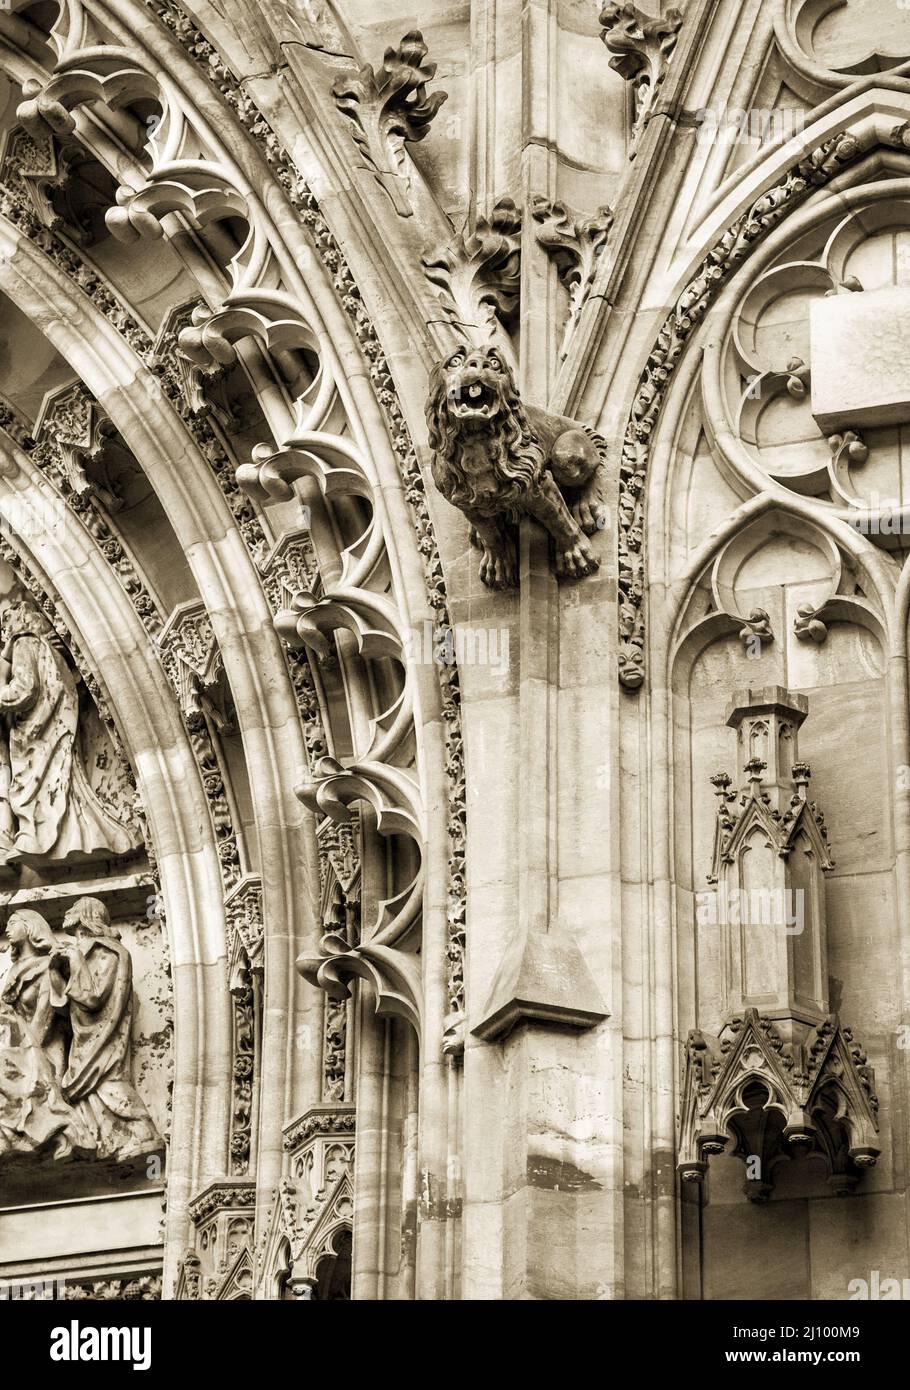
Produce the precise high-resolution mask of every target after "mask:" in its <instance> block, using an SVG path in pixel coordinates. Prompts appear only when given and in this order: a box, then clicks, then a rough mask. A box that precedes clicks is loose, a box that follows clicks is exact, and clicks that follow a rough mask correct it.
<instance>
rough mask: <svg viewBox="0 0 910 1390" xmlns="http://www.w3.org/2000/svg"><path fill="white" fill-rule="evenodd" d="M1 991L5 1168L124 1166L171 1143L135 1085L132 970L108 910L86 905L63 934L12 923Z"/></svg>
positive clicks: (91, 901)
mask: <svg viewBox="0 0 910 1390" xmlns="http://www.w3.org/2000/svg"><path fill="white" fill-rule="evenodd" d="M7 940H8V942H9V947H10V955H11V964H10V968H9V970H8V971H7V974H6V976H5V978H4V980H3V982H2V985H0V1161H3V1160H4V1159H6V1158H7V1157H9V1156H10V1155H14V1154H18V1155H21V1154H34V1155H46V1154H48V1153H49V1154H51V1155H52V1157H53V1158H69V1157H74V1156H78V1157H83V1158H97V1159H111V1160H124V1159H129V1158H135V1157H138V1156H139V1155H140V1154H149V1153H153V1152H155V1151H156V1150H159V1149H160V1148H161V1147H162V1140H161V1138H160V1136H159V1134H158V1132H157V1130H156V1128H155V1125H154V1123H153V1121H152V1119H151V1116H150V1115H149V1113H148V1110H147V1109H146V1107H145V1104H144V1102H143V1100H142V1098H141V1097H140V1095H139V1093H138V1091H137V1090H136V1087H135V1086H134V1084H133V1080H132V1076H131V1069H130V1061H131V1047H132V1040H131V1033H132V1016H133V968H132V961H131V959H130V954H129V951H128V950H127V948H126V947H125V946H124V945H123V943H122V942H121V941H120V939H119V936H118V933H117V932H116V930H115V928H114V927H112V926H111V921H110V916H109V914H108V911H107V908H106V907H105V905H104V903H102V902H101V901H100V900H99V899H98V898H80V899H79V900H78V902H76V903H75V904H74V905H73V907H71V908H70V910H69V911H68V912H67V914H66V916H65V917H64V920H63V926H62V929H61V931H60V932H59V933H58V932H54V931H52V930H51V928H50V927H49V926H48V924H47V923H46V922H45V921H44V919H43V918H42V917H41V915H40V914H39V913H37V912H34V911H31V910H28V909H22V910H19V911H17V912H14V913H13V914H12V916H11V917H10V920H9V923H8V925H7Z"/></svg>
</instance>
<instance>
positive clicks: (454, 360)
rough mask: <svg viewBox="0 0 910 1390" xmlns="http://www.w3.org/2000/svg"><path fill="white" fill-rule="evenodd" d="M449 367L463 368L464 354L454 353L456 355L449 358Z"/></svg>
mask: <svg viewBox="0 0 910 1390" xmlns="http://www.w3.org/2000/svg"><path fill="white" fill-rule="evenodd" d="M449 366H450V367H463V366H464V353H463V352H456V354H455V356H454V357H450V358H449Z"/></svg>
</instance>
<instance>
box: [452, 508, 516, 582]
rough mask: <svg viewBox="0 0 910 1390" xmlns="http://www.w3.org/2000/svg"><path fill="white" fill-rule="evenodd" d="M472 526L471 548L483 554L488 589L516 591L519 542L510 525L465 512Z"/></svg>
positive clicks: (483, 567)
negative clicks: (473, 547)
mask: <svg viewBox="0 0 910 1390" xmlns="http://www.w3.org/2000/svg"><path fill="white" fill-rule="evenodd" d="M465 516H466V517H467V518H468V521H469V522H470V523H471V526H472V528H473V529H472V532H471V544H472V545H477V546H479V547H480V549H481V550H482V551H483V555H482V557H481V561H480V578H481V580H482V581H483V583H484V584H486V586H487V588H488V589H514V587H515V585H516V584H517V583H518V556H517V552H516V549H515V541H514V540H513V538H512V536H511V535H510V534H509V531H508V530H507V529H506V523H505V522H502V521H499V520H497V518H496V517H487V516H480V515H479V514H478V513H477V512H471V511H467V510H466V511H465Z"/></svg>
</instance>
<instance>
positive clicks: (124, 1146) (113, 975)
mask: <svg viewBox="0 0 910 1390" xmlns="http://www.w3.org/2000/svg"><path fill="white" fill-rule="evenodd" d="M63 930H64V931H67V930H70V931H74V932H75V935H76V941H75V945H63V946H61V948H60V949H59V951H58V954H57V956H56V957H55V958H54V959H55V960H57V961H59V962H60V964H61V968H62V969H63V970H65V972H66V973H67V974H68V977H69V978H68V981H67V985H66V1001H67V1008H68V1015H69V1026H70V1032H71V1041H70V1046H69V1055H68V1058H67V1068H66V1071H65V1072H64V1074H63V1079H62V1083H61V1085H62V1090H63V1095H64V1097H65V1098H66V1100H67V1101H68V1102H69V1103H70V1105H72V1106H73V1107H74V1108H75V1110H76V1111H77V1113H78V1114H79V1115H80V1116H81V1117H82V1119H83V1120H84V1122H85V1124H86V1126H87V1127H89V1128H91V1129H93V1130H94V1131H95V1133H96V1136H97V1144H98V1157H99V1158H116V1159H125V1158H132V1157H135V1156H136V1155H138V1154H146V1153H150V1152H152V1151H153V1150H154V1149H156V1148H159V1147H160V1146H161V1140H160V1138H159V1136H158V1133H157V1131H156V1129H155V1126H154V1124H153V1123H152V1120H151V1117H150V1115H149V1113H148V1111H147V1110H146V1108H145V1105H144V1103H143V1101H142V1099H141V1097H140V1095H139V1093H138V1091H137V1090H136V1088H135V1086H134V1085H133V1082H132V1078H131V1076H130V1051H131V1037H130V1033H131V1026H132V1018H133V965H132V961H131V959H130V954H129V951H128V950H127V949H126V947H125V946H124V945H123V943H122V942H121V941H120V940H119V938H118V935H117V932H116V930H115V929H114V928H113V927H112V926H111V921H110V916H109V914H108V910H107V908H106V907H105V906H104V903H102V902H101V901H100V900H99V899H98V898H80V899H79V900H78V902H76V903H75V904H74V906H73V907H71V908H70V910H69V912H68V913H67V914H66V916H65V917H64V919H63Z"/></svg>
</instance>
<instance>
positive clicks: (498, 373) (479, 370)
mask: <svg viewBox="0 0 910 1390" xmlns="http://www.w3.org/2000/svg"><path fill="white" fill-rule="evenodd" d="M427 424H428V427H429V437H430V447H431V448H432V449H433V451H434V459H433V479H434V481H435V483H436V486H437V487H438V488H439V490H440V492H441V493H442V494H443V496H444V497H446V498H447V499H448V500H449V501H450V502H451V503H453V505H454V506H456V507H458V508H459V509H460V510H461V511H462V512H464V514H465V516H466V517H467V518H468V520H469V521H470V523H471V528H472V529H471V543H472V545H476V546H478V547H479V548H480V549H482V550H483V558H482V560H481V563H480V577H481V579H482V580H483V582H484V584H487V585H488V586H489V587H490V588H492V589H505V588H509V587H511V586H513V585H514V584H516V583H517V580H518V566H517V558H516V546H515V536H514V531H513V527H514V524H515V523H516V522H517V521H518V520H519V518H520V517H521V516H522V515H527V516H533V517H535V518H536V520H537V521H539V522H541V524H542V525H543V526H545V527H546V529H547V530H548V531H549V532H550V534H551V536H552V537H553V539H554V541H555V542H556V572H557V574H558V575H559V576H560V577H562V578H566V579H580V578H581V577H582V576H583V575H586V574H591V573H592V572H593V571H594V570H596V569H597V567H598V560H597V558H596V556H595V555H594V551H593V549H592V547H591V545H590V544H589V542H588V541H587V540H586V539H585V535H586V534H587V535H590V534H592V533H593V532H594V531H596V530H599V529H602V528H603V526H604V524H605V512H604V508H603V503H602V491H603V484H604V461H605V454H606V445H605V444H604V442H603V440H602V439H601V438H600V437H599V436H598V435H596V434H594V433H593V431H591V430H588V429H586V428H585V427H584V426H582V425H578V424H576V423H575V422H574V421H572V420H568V419H566V418H564V417H563V416H559V415H548V414H547V413H546V412H545V411H543V410H538V409H536V408H535V407H533V406H525V405H523V404H522V401H521V398H520V396H519V394H518V388H517V386H516V384H515V378H514V377H513V375H512V372H511V369H510V368H509V365H508V363H507V362H506V360H505V358H504V357H503V355H502V354H501V353H500V351H499V350H498V349H497V348H496V347H495V346H493V345H488V346H486V347H482V348H458V349H457V350H456V351H455V352H453V353H452V354H451V356H449V357H448V358H446V359H445V360H444V361H443V362H439V363H437V365H436V366H435V367H434V368H433V371H432V373H431V375H430V392H429V398H428V401H427ZM561 489H563V490H564V491H565V496H564V495H563V491H561Z"/></svg>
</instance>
